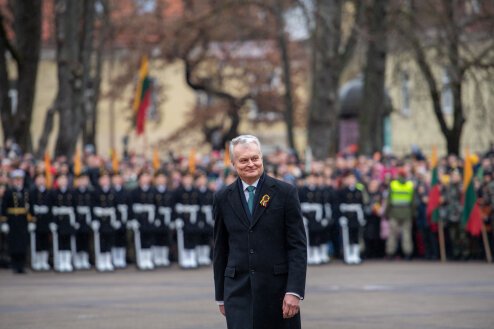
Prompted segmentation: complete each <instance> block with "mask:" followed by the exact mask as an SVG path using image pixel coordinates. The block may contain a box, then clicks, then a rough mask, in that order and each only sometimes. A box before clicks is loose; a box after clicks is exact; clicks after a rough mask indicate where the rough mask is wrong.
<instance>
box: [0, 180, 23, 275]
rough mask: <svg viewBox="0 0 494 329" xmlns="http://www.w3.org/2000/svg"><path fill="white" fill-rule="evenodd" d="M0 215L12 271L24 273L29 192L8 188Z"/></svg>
mask: <svg viewBox="0 0 494 329" xmlns="http://www.w3.org/2000/svg"><path fill="white" fill-rule="evenodd" d="M1 214H2V220H3V221H4V222H5V223H6V224H7V225H8V238H7V241H8V246H9V253H10V262H11V266H12V270H13V271H14V272H15V273H24V271H25V270H24V268H25V266H26V253H27V249H28V246H29V235H28V230H27V226H28V217H29V192H28V191H27V190H26V189H25V188H22V189H17V188H9V189H8V190H7V191H6V192H5V195H4V197H3V202H2V213H1Z"/></svg>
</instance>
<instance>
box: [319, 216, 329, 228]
mask: <svg viewBox="0 0 494 329" xmlns="http://www.w3.org/2000/svg"><path fill="white" fill-rule="evenodd" d="M328 224H329V221H328V220H327V219H326V218H323V219H322V220H321V226H322V227H326V226H328Z"/></svg>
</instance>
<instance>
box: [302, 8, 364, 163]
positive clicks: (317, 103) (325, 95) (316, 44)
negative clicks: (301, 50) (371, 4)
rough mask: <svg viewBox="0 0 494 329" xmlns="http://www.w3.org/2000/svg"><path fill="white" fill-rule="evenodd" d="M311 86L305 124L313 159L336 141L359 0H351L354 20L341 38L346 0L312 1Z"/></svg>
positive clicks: (330, 150) (332, 148)
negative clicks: (340, 94)
mask: <svg viewBox="0 0 494 329" xmlns="http://www.w3.org/2000/svg"><path fill="white" fill-rule="evenodd" d="M315 3H316V8H315V30H314V32H313V55H312V56H313V58H312V61H313V63H312V66H313V69H312V87H311V89H312V90H311V102H310V105H309V118H308V125H307V133H308V144H309V146H310V147H311V149H312V152H313V155H314V157H315V158H316V159H325V158H327V157H328V155H330V154H334V153H336V145H337V141H338V125H337V122H338V121H337V120H338V113H339V103H338V87H339V82H340V77H341V74H342V72H343V70H344V69H345V67H346V66H347V64H348V62H349V61H350V59H351V57H352V55H353V53H354V50H355V47H356V44H357V38H358V26H359V25H360V22H361V19H362V4H361V1H353V8H354V23H353V27H352V28H351V31H350V33H349V36H348V37H347V38H344V34H343V14H344V12H345V4H347V3H348V2H347V1H344V0H335V1H325V0H317V1H315Z"/></svg>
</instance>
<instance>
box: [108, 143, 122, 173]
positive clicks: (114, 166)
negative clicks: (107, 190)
mask: <svg viewBox="0 0 494 329" xmlns="http://www.w3.org/2000/svg"><path fill="white" fill-rule="evenodd" d="M110 152H111V169H112V170H113V173H114V174H116V173H118V170H119V167H120V161H119V160H118V154H117V150H115V149H114V148H112V149H111V151H110Z"/></svg>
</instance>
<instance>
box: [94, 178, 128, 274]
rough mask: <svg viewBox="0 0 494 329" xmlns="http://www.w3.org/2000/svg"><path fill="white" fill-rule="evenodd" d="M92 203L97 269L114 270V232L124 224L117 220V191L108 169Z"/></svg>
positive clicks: (100, 180) (103, 270) (99, 181)
mask: <svg viewBox="0 0 494 329" xmlns="http://www.w3.org/2000/svg"><path fill="white" fill-rule="evenodd" d="M92 203H93V213H94V219H93V221H92V228H93V231H94V253H95V256H96V257H95V258H96V269H97V270H98V271H100V272H107V271H113V270H114V266H113V263H112V255H111V251H112V247H113V243H114V240H115V233H114V232H115V230H118V229H119V228H120V226H121V225H122V224H121V222H119V221H118V220H117V210H116V198H115V193H114V191H113V190H112V188H111V179H110V174H109V173H108V172H107V171H101V173H100V177H99V179H98V188H97V190H96V191H95V192H94V198H93V201H92Z"/></svg>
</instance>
